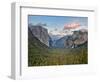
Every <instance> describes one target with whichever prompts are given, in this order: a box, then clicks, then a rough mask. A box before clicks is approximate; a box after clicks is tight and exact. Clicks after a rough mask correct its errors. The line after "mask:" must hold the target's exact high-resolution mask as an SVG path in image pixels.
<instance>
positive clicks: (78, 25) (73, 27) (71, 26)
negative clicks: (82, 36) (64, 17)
mask: <svg viewBox="0 0 100 82" xmlns="http://www.w3.org/2000/svg"><path fill="white" fill-rule="evenodd" d="M79 27H80V23H76V22H73V23H70V24H65V25H64V30H67V29H76V28H79Z"/></svg>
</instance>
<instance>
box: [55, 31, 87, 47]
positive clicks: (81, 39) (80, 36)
mask: <svg viewBox="0 0 100 82" xmlns="http://www.w3.org/2000/svg"><path fill="white" fill-rule="evenodd" d="M87 41H88V32H87V30H79V31H74V32H73V34H72V35H66V36H64V37H62V38H60V39H58V40H57V41H56V43H55V46H54V47H56V48H75V47H78V46H80V45H83V44H86V43H87Z"/></svg>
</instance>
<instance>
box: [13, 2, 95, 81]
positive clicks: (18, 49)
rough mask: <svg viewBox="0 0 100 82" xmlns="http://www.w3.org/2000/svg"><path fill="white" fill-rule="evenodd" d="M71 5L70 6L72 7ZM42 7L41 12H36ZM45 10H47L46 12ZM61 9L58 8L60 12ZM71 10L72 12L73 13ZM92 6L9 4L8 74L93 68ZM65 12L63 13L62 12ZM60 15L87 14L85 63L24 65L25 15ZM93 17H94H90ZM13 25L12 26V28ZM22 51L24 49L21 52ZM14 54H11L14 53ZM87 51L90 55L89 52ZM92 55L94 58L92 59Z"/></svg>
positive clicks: (35, 75)
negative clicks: (10, 5)
mask: <svg viewBox="0 0 100 82" xmlns="http://www.w3.org/2000/svg"><path fill="white" fill-rule="evenodd" d="M73 8H74V9H73ZM40 11H42V12H40ZM47 11H48V12H49V13H48V12H47ZM60 11H62V12H60ZM73 12H74V13H73ZM94 12H95V9H94V8H80V7H79V8H78V7H77V8H76V7H68V6H67V7H63V6H60V8H57V7H54V6H53V7H50V6H49V7H48V6H44V5H41V6H38V5H34V6H33V4H28V3H27V4H26V3H16V4H15V3H13V4H12V20H13V21H12V33H13V34H12V40H13V41H12V78H14V79H33V78H46V77H54V76H58V77H60V76H65V75H66V76H67V75H68V76H69V75H88V74H94V73H95V72H96V66H95V63H93V62H95V59H94V58H95V56H94V54H95V52H93V48H92V46H93V44H94V42H95V41H94V39H95V35H94V34H95V32H94V30H95V28H94V27H95V24H94V23H95V17H94V15H95V13H94ZM64 13H65V14H64ZM28 14H35V15H37V14H38V15H39V14H40V15H61V16H68V15H69V16H73V15H74V16H87V17H88V18H89V21H88V22H89V23H88V24H89V25H88V27H89V28H88V29H89V35H88V36H89V52H88V53H89V64H88V65H64V66H43V67H33V68H32V67H31V68H28V67H27V66H28V65H27V47H26V46H27V32H28V31H27V15H28ZM93 19H94V20H93ZM14 27H15V29H14ZM25 51H26V52H25ZM14 54H15V55H14ZM90 54H91V55H90ZM93 59H94V60H93Z"/></svg>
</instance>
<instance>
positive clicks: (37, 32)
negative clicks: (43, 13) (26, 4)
mask: <svg viewBox="0 0 100 82" xmlns="http://www.w3.org/2000/svg"><path fill="white" fill-rule="evenodd" d="M29 30H30V31H31V33H32V35H33V36H34V37H35V38H36V39H38V40H39V41H40V42H41V43H43V44H44V45H46V46H48V47H51V48H75V47H78V46H80V45H83V44H85V43H87V42H88V30H87V29H80V30H77V31H73V34H72V35H64V36H60V35H49V33H48V29H46V28H44V27H43V26H41V25H29ZM29 37H30V35H29Z"/></svg>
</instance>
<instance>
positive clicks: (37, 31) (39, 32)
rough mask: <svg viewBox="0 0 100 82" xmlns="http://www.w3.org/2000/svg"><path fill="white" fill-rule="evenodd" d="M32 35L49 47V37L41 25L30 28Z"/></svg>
mask: <svg viewBox="0 0 100 82" xmlns="http://www.w3.org/2000/svg"><path fill="white" fill-rule="evenodd" d="M31 31H32V34H33V35H34V36H35V37H37V38H38V39H39V40H40V41H41V42H42V43H44V44H45V45H47V46H49V35H48V31H47V29H46V28H43V26H41V25H33V26H31Z"/></svg>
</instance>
